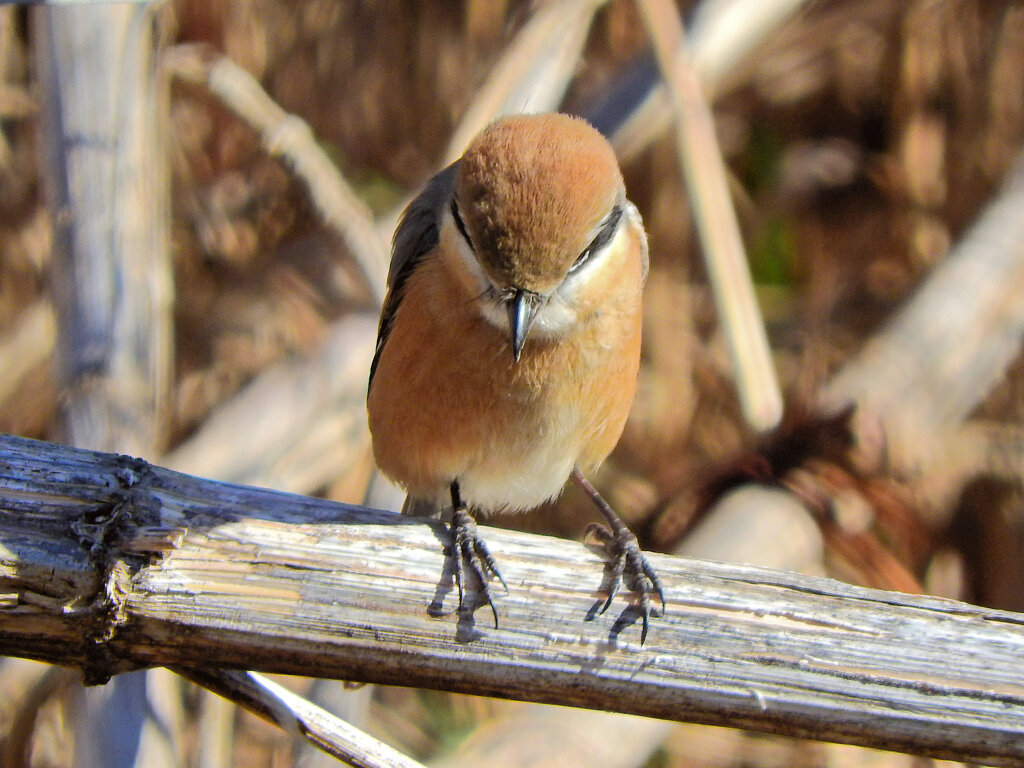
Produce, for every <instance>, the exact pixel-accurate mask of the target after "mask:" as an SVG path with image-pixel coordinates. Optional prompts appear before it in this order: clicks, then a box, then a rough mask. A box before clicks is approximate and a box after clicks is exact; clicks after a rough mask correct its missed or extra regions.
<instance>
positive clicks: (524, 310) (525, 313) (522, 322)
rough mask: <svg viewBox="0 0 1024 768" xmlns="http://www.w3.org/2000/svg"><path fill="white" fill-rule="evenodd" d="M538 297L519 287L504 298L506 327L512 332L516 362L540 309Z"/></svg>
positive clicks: (513, 352)
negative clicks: (509, 296) (510, 296)
mask: <svg viewBox="0 0 1024 768" xmlns="http://www.w3.org/2000/svg"><path fill="white" fill-rule="evenodd" d="M539 298H540V297H539V296H537V294H535V293H530V292H528V291H524V290H522V289H519V290H517V291H516V292H515V293H514V294H512V298H510V299H507V300H506V305H507V306H506V308H507V310H508V327H509V331H510V332H511V334H512V354H513V355H514V356H515V358H516V362H517V363H518V362H519V356H520V355H521V354H522V352H523V345H524V344H525V343H526V334H528V333H529V332H530V326H531V325H533V320H534V318H535V317H537V310H539V309H540V302H539V301H538V299H539Z"/></svg>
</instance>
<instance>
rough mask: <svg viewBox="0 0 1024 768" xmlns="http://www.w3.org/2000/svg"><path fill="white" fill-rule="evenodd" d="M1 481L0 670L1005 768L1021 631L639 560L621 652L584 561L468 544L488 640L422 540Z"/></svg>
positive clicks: (124, 483)
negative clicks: (443, 702)
mask: <svg viewBox="0 0 1024 768" xmlns="http://www.w3.org/2000/svg"><path fill="white" fill-rule="evenodd" d="M0 467H2V468H3V469H2V470H0V653H5V654H9V655H15V656H25V657H30V658H36V659H41V660H45V661H50V662H55V663H59V664H64V665H67V666H75V667H80V668H82V669H83V670H84V671H85V673H86V675H87V676H88V677H89V678H90V679H91V680H93V681H99V680H103V679H105V678H106V677H107V676H109V675H112V674H116V673H118V672H124V671H127V670H131V669H137V668H142V667H148V666H154V665H165V666H173V667H213V666H224V667H234V668H246V669H254V670H260V671H265V672H281V673H293V674H302V675H312V676H319V677H338V678H344V679H349V680H360V681H368V682H379V683H389V684H398V685H411V686H420V687H427V688H440V689H445V690H451V691H461V692H466V693H474V694H481V695H497V696H502V697H507V698H516V699H523V700H529V701H541V702H548V703H557V704H565V705H570V706H582V707H589V708H595V709H605V710H609V711H618V712H629V713H635V714H642V715H649V716H654V717H661V718H666V719H672V720H683V721H692V722H701V723H710V724H716V725H728V726H734V727H742V728H749V729H754V730H760V731H765V732H771V733H782V734H790V735H795V736H803V737H812V738H816V739H826V740H832V741H842V742H849V743H855V744H864V745H869V746H875V747H884V748H889V749H899V750H903V751H909V752H916V753H919V754H925V755H932V756H936V757H944V758H951V759H959V760H974V761H978V762H983V763H986V764H1002V765H1011V764H1019V763H1020V761H1022V760H1024V737H1022V734H1024V683H1022V681H1021V678H1020V668H1021V661H1022V660H1024V616H1020V615H1016V614H1012V613H1007V612H1000V611H993V610H986V609H983V608H978V607H974V606H970V605H965V604H963V603H958V602H954V601H949V600H942V599H938V598H932V597H923V596H916V595H902V594H895V593H889V592H880V591H873V590H868V589H863V588H858V587H853V586H848V585H845V584H841V583H839V582H835V581H830V580H825V579H817V578H811V577H806V576H798V575H795V574H788V573H781V572H775V571H769V570H765V569H760V568H754V567H752V566H742V565H725V564H718V563H710V562H700V561H695V560H686V559H682V558H673V557H667V556H652V557H651V561H652V563H653V564H654V566H655V567H656V568H657V569H658V571H659V572H660V574H661V576H662V578H663V580H664V582H665V587H666V596H667V598H668V614H667V615H666V616H665V617H661V618H657V619H655V622H654V626H653V628H652V631H651V636H650V638H649V639H648V643H647V644H646V645H645V646H640V645H639V626H638V624H637V620H638V614H637V612H636V610H635V607H634V606H633V604H632V602H631V601H630V599H629V596H628V595H624V596H621V597H619V598H617V599H616V600H615V602H614V603H613V605H612V608H611V610H609V612H608V613H607V614H605V615H603V616H594V613H595V610H596V607H597V606H598V605H599V604H600V600H601V596H600V595H599V594H598V592H597V590H596V587H597V585H598V584H599V582H600V572H601V567H602V564H601V560H600V558H598V557H597V556H596V555H594V554H592V553H590V552H589V551H587V550H586V549H585V548H584V547H583V546H581V545H580V544H577V543H574V542H566V541H559V540H554V539H550V538H545V537H539V536H533V535H527V534H523V533H514V532H510V531H503V530H498V529H488V530H487V531H486V533H485V535H486V538H487V540H488V541H489V543H490V546H491V549H492V550H493V551H494V552H495V553H497V555H498V557H499V558H500V563H501V567H502V571H503V573H504V575H505V577H506V579H507V580H508V582H509V586H510V592H509V593H508V594H507V595H504V594H501V595H499V597H498V600H497V603H498V613H499V616H500V621H501V627H500V629H495V628H494V627H493V626H492V625H491V623H490V613H489V611H487V610H484V611H478V612H476V613H474V614H471V615H470V614H463V615H461V616H460V615H459V614H458V613H457V612H455V611H454V610H453V608H454V602H455V595H454V590H453V585H452V583H451V577H450V571H449V570H447V568H446V563H445V557H444V553H443V542H444V539H445V532H444V530H443V527H442V526H441V525H440V524H439V523H433V522H424V521H418V520H412V519H408V518H400V517H397V516H395V515H391V514H387V513H381V512H375V511H372V510H366V509H361V508H358V507H351V506H345V505H340V504H336V503H331V502H326V501H321V500H316V499H310V498H305V497H300V496H293V495H289V494H285V493H281V492H276V491H269V490H265V489H259V488H249V487H244V486H237V485H227V484H220V483H215V482H212V481H208V480H200V479H196V478H192V477H189V476H186V475H180V474H177V473H174V472H170V471H168V470H165V469H161V468H158V467H154V466H152V465H149V464H146V463H144V462H142V461H140V460H137V459H129V458H127V457H123V456H116V455H111V454H100V453H93V452H89V451H82V450H77V449H71V448H64V447H60V446H55V445H50V444H46V443H39V442H34V441H30V440H26V439H23V438H15V437H3V438H0ZM471 597H472V596H471ZM587 617H592V619H593V620H591V621H586V620H585V619H586V618H587Z"/></svg>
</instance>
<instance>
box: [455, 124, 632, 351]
mask: <svg viewBox="0 0 1024 768" xmlns="http://www.w3.org/2000/svg"><path fill="white" fill-rule="evenodd" d="M444 215H445V217H446V219H445V222H444V223H445V225H447V226H450V227H453V228H454V229H455V233H454V235H453V239H454V240H455V248H456V250H457V251H458V254H459V259H458V262H459V264H460V268H461V269H464V270H465V271H466V272H468V273H469V275H468V276H467V277H468V278H469V282H470V284H474V285H475V287H477V288H479V291H478V293H477V294H476V299H477V301H478V302H479V305H480V311H481V313H482V314H483V316H484V317H485V318H487V320H488V321H489V322H491V323H492V324H494V325H495V326H497V327H499V328H502V329H503V330H507V332H508V333H509V334H510V336H509V339H510V344H511V347H512V353H513V355H514V356H515V359H516V360H517V361H518V360H519V358H520V355H521V354H522V350H523V346H524V344H525V343H526V338H527V335H528V334H529V333H530V331H531V329H533V333H534V335H540V336H544V337H553V336H558V335H560V334H564V333H567V332H569V331H570V330H571V329H572V327H573V326H574V324H575V323H576V322H577V320H578V317H577V311H578V308H579V305H580V299H581V298H582V297H583V296H584V295H585V293H586V291H587V290H588V287H589V286H590V285H591V284H592V283H593V281H594V278H595V276H596V275H598V274H600V273H602V272H603V271H606V270H609V269H615V268H616V266H615V265H613V264H612V261H613V260H610V259H608V258H607V257H608V255H609V253H610V252H611V251H613V250H615V249H617V248H625V247H637V246H636V245H635V243H636V242H638V241H640V242H641V245H640V246H639V247H641V248H642V249H644V253H643V259H644V261H645V262H646V241H645V240H644V238H643V232H642V224H641V223H640V219H639V215H638V214H637V212H636V209H635V208H634V207H633V206H632V204H630V203H629V202H628V201H627V200H626V196H625V187H624V184H623V181H622V174H621V173H620V171H619V166H618V162H617V161H616V158H615V154H614V152H613V150H612V148H611V146H610V145H609V144H608V142H607V141H606V140H605V138H604V137H603V136H602V135H601V134H600V133H598V132H597V131H596V130H595V129H594V128H592V127H591V126H590V125H589V124H587V123H586V122H585V121H583V120H581V119H579V118H575V117H570V116H568V115H562V114H546V115H516V116H512V117H506V118H503V119H501V120H499V121H497V122H495V123H493V124H492V125H491V126H489V127H488V128H487V129H485V130H484V131H483V132H482V133H480V134H479V135H478V136H477V137H476V138H475V139H474V140H473V142H472V143H471V144H470V146H469V148H468V149H467V150H466V152H465V154H464V155H463V156H462V159H461V160H460V162H459V167H458V171H457V175H456V179H455V188H454V195H453V197H452V200H451V203H450V206H449V209H448V211H446V212H445V214H444ZM628 226H634V227H638V228H639V235H640V236H639V238H636V237H628V236H625V233H624V230H625V229H626V228H627V227H628Z"/></svg>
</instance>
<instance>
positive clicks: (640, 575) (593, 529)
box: [570, 467, 665, 645]
mask: <svg viewBox="0 0 1024 768" xmlns="http://www.w3.org/2000/svg"><path fill="white" fill-rule="evenodd" d="M570 477H572V480H573V482H574V483H576V485H578V486H579V487H580V490H582V491H583V492H584V493H585V494H587V495H588V496H589V497H590V499H591V501H593V502H594V506H596V507H597V508H598V510H600V512H601V514H602V515H604V518H605V520H606V521H607V523H608V524H607V525H602V524H601V523H591V524H590V525H589V526H587V534H586V535H587V536H588V537H590V538H594V539H596V540H598V541H599V542H600V543H601V545H602V546H603V547H604V550H605V552H607V553H608V556H609V557H610V558H611V562H610V564H609V569H608V571H607V572H606V575H605V581H604V584H603V585H602V588H603V589H604V590H605V591H606V592H607V593H608V599H607V600H605V602H604V605H603V606H601V610H600V613H604V612H605V611H607V610H608V606H610V605H611V604H612V598H614V597H615V594H616V592H618V590H619V582H620V581H621V580H622V579H623V578H625V579H626V582H627V583H628V584H629V588H630V589H632V590H633V591H634V592H636V593H637V595H638V596H639V598H640V613H641V614H642V616H643V622H644V626H643V630H642V631H641V633H640V644H641V645H643V643H644V641H645V640H646V639H647V629H648V625H649V623H650V615H651V593H654V594H656V595H657V596H658V599H659V600H660V601H661V613H662V615H664V613H665V593H664V591H663V590H662V587H661V579H659V578H658V574H657V573H656V572H655V570H654V569H653V568H652V567H651V564H650V563H648V562H647V558H646V557H644V553H643V552H642V551H641V549H640V544H639V543H638V542H637V540H636V536H634V535H633V533H632V531H630V530H629V528H627V527H626V524H625V523H624V522H622V518H620V517H619V516H618V515H617V514H616V513H615V510H614V509H612V508H611V506H610V505H609V504H608V502H607V501H605V500H604V499H603V498H602V497H601V494H599V493H598V492H597V489H596V488H594V486H593V485H591V484H590V481H589V480H587V478H586V477H584V476H583V472H582V471H580V468H579V467H573V468H572V474H571V475H570Z"/></svg>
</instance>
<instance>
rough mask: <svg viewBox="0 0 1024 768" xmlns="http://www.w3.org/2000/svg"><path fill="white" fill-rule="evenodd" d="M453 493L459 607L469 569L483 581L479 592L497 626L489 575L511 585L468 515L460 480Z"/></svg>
mask: <svg viewBox="0 0 1024 768" xmlns="http://www.w3.org/2000/svg"><path fill="white" fill-rule="evenodd" d="M451 493H452V523H451V536H452V560H453V561H454V563H455V582H456V584H458V587H459V610H460V611H461V610H463V609H464V608H465V591H464V588H463V584H464V580H465V573H466V571H467V570H468V571H470V572H472V573H473V575H475V576H476V578H477V580H478V581H479V582H480V593H481V594H482V595H483V597H484V599H485V600H486V601H487V604H488V605H489V606H491V613H493V614H494V628H495V629H497V628H498V611H497V609H496V608H495V607H494V600H492V599H491V588H490V585H489V584H488V582H489V580H490V574H493V575H494V576H496V577H497V578H498V581H500V582H501V586H503V587H504V588H505V591H506V592H508V584H506V583H505V579H504V578H503V577H502V575H501V572H500V571H498V564H497V563H496V562H495V561H494V558H493V557H492V556H491V553H490V550H488V549H487V544H485V543H484V540H483V539H482V538H481V537H480V535H479V534H478V533H477V530H476V520H474V519H473V516H472V515H471V514H469V510H468V509H467V508H466V505H465V503H463V501H462V495H461V493H460V492H459V481H458V480H456V481H454V482H452V484H451Z"/></svg>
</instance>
